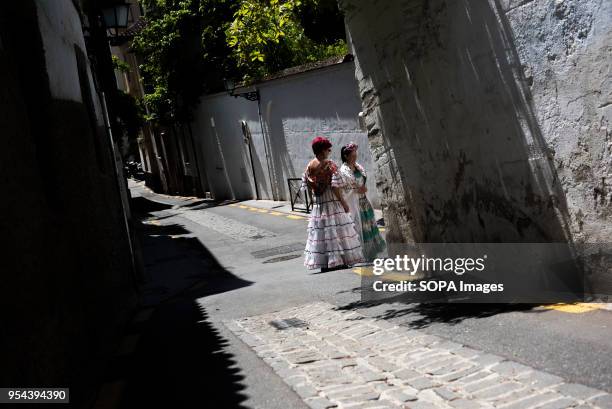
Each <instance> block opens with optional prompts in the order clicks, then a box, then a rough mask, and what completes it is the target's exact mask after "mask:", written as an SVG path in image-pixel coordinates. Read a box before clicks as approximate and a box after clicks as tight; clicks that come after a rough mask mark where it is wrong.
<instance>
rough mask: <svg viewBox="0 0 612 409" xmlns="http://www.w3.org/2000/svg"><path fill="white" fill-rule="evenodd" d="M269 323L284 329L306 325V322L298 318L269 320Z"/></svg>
mask: <svg viewBox="0 0 612 409" xmlns="http://www.w3.org/2000/svg"><path fill="white" fill-rule="evenodd" d="M270 325H272V326H273V327H274V328H276V329H278V330H284V329H287V328H304V327H307V326H308V323H307V322H306V321H303V320H301V319H299V318H286V319H284V320H274V321H270Z"/></svg>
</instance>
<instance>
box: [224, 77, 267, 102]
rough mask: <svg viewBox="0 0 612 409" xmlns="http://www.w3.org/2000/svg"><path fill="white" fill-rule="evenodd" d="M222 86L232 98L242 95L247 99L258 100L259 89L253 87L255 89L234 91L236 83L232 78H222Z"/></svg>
mask: <svg viewBox="0 0 612 409" xmlns="http://www.w3.org/2000/svg"><path fill="white" fill-rule="evenodd" d="M223 86H224V87H225V91H227V93H228V94H230V95H231V96H232V97H234V98H238V97H242V98H245V99H248V100H249V101H259V90H258V89H255V91H247V92H238V93H237V92H236V88H237V87H236V83H235V82H234V80H231V79H227V78H225V79H224V80H223Z"/></svg>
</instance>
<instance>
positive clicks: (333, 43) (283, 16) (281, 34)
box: [227, 0, 347, 80]
mask: <svg viewBox="0 0 612 409" xmlns="http://www.w3.org/2000/svg"><path fill="white" fill-rule="evenodd" d="M323 3H325V6H326V11H327V14H326V13H317V11H318V10H320V1H319V0H242V2H241V5H240V8H239V9H238V10H237V11H236V14H235V16H234V17H235V18H234V20H233V21H232V23H231V25H230V26H229V28H228V29H227V41H228V44H229V45H230V46H231V47H232V49H233V55H234V57H235V58H236V61H237V63H238V67H239V69H240V70H241V71H242V73H243V79H245V80H251V79H257V78H261V77H263V76H265V75H268V74H271V73H274V72H276V71H279V70H282V69H284V68H288V67H292V66H296V65H301V64H305V63H308V62H313V61H319V60H322V59H325V58H328V57H332V56H336V55H342V54H345V53H346V52H347V47H346V43H345V41H344V39H343V37H344V27H343V24H342V20H341V16H340V14H339V11H338V9H337V6H335V4H334V8H331V9H330V8H329V4H330V3H329V2H323ZM321 15H323V16H324V17H325V16H330V15H335V16H339V17H340V19H339V21H338V19H336V21H335V22H336V23H337V24H336V26H340V29H341V30H342V31H341V34H339V35H338V34H336V35H335V36H334V35H331V36H329V35H328V36H325V35H323V36H319V38H317V40H318V41H315V40H314V39H313V37H314V36H312V35H311V36H308V35H307V33H306V31H305V26H306V27H313V28H314V29H315V30H316V28H317V24H316V23H317V21H320V20H321V18H320V17H321ZM334 28H335V27H334ZM313 33H317V32H316V31H314V30H313ZM321 33H326V30H325V29H324V30H321ZM327 33H329V31H327Z"/></svg>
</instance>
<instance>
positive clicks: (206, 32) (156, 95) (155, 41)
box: [133, 0, 236, 122]
mask: <svg viewBox="0 0 612 409" xmlns="http://www.w3.org/2000/svg"><path fill="white" fill-rule="evenodd" d="M141 2H142V4H143V6H144V7H145V9H146V11H147V12H146V23H147V24H146V26H145V28H144V29H143V30H142V31H141V32H140V33H139V34H138V35H137V36H136V37H135V38H134V41H133V47H134V49H135V50H136V52H137V53H138V54H139V55H141V57H142V58H143V63H142V64H141V66H140V69H141V72H142V76H143V81H144V85H145V94H146V95H145V103H146V104H147V106H148V108H149V111H150V112H152V113H153V114H154V115H155V116H156V117H157V119H158V120H160V121H162V122H175V121H185V120H188V119H189V116H190V112H191V110H192V108H193V107H194V106H195V104H197V101H198V98H199V96H200V95H202V94H203V93H207V92H214V91H218V90H220V89H222V87H223V82H222V78H223V76H224V74H223V73H225V72H229V73H232V74H233V75H235V73H236V68H235V63H234V62H233V60H232V59H231V57H230V50H229V48H228V46H227V44H226V41H225V29H226V26H227V25H229V22H230V21H231V19H232V16H233V14H234V12H235V8H236V5H235V2H234V1H232V0H141Z"/></svg>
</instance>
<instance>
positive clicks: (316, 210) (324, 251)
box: [302, 171, 364, 269]
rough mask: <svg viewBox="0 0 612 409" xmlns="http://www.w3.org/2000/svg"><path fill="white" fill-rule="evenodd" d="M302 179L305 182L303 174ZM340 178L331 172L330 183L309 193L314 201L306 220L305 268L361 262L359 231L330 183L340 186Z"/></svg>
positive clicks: (362, 259)
mask: <svg viewBox="0 0 612 409" xmlns="http://www.w3.org/2000/svg"><path fill="white" fill-rule="evenodd" d="M302 180H303V182H304V184H306V174H304V175H303V177H302ZM341 185H342V180H341V178H340V175H339V174H338V172H337V171H336V172H334V173H333V175H332V179H331V186H327V187H326V188H324V190H323V191H322V192H319V194H317V193H315V194H314V195H313V198H314V203H313V207H312V212H311V214H310V219H309V221H308V239H307V242H306V249H305V250H304V254H305V259H304V265H305V266H306V267H307V268H308V269H319V268H333V267H337V266H341V265H348V266H350V265H354V264H357V263H362V262H364V258H363V254H362V250H361V242H360V240H359V238H360V237H359V233H358V232H357V231H356V229H355V223H354V222H353V219H352V217H351V215H350V213H346V212H345V211H344V208H343V207H342V204H341V203H340V201H339V200H338V199H337V198H336V196H335V195H334V193H333V190H332V187H340V186H341Z"/></svg>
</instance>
